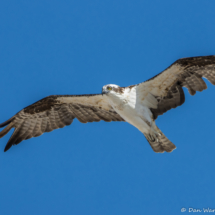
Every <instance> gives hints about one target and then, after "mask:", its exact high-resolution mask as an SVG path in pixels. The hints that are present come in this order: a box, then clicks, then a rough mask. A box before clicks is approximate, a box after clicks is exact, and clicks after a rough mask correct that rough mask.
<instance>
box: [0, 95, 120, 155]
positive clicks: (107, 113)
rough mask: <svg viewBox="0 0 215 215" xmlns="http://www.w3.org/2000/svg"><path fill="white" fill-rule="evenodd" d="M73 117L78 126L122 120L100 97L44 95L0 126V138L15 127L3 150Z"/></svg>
mask: <svg viewBox="0 0 215 215" xmlns="http://www.w3.org/2000/svg"><path fill="white" fill-rule="evenodd" d="M74 118H77V119H78V120H79V121H80V122H82V123H87V122H99V121H100V120H104V121H106V122H111V121H124V120H123V119H122V118H121V117H120V115H118V114H117V113H116V112H115V111H114V110H113V108H112V107H111V106H110V105H109V103H108V101H107V100H106V97H105V96H102V95H101V94H89V95H65V96H62V95H60V96H56V95H54V96H48V97H46V98H44V99H42V100H40V101H38V102H36V103H34V104H32V105H30V106H28V107H26V108H24V109H23V110H21V111H20V112H18V113H17V114H16V115H14V116H13V117H12V118H10V119H9V120H7V121H6V122H4V123H2V124H0V127H4V126H7V127H6V128H5V129H4V130H2V131H1V132H0V138H1V137H3V136H4V135H6V134H7V133H8V132H9V131H10V130H11V129H12V128H15V130H14V132H13V134H12V136H11V137H10V139H9V141H8V143H7V145H6V147H5V149H4V151H7V150H8V149H9V148H10V147H11V146H12V145H14V144H18V143H20V142H21V141H23V140H26V139H29V138H32V137H37V136H40V135H41V134H43V133H44V132H50V131H52V130H54V129H57V128H63V127H64V126H66V125H70V124H71V123H72V121H73V119H74Z"/></svg>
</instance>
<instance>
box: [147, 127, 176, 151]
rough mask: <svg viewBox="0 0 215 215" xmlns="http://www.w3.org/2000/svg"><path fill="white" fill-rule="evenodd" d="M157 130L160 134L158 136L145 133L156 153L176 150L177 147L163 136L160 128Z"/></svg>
mask: <svg viewBox="0 0 215 215" xmlns="http://www.w3.org/2000/svg"><path fill="white" fill-rule="evenodd" d="M156 130H157V132H158V135H157V134H156V135H151V134H150V133H144V135H145V137H146V139H147V140H148V142H149V144H150V146H151V147H152V149H153V151H154V152H160V153H163V152H164V151H166V152H172V151H173V150H174V149H176V146H175V145H174V144H173V143H172V142H171V141H170V140H169V139H168V138H167V137H166V136H165V135H164V134H163V132H162V131H161V130H160V129H159V128H158V127H157V128H156Z"/></svg>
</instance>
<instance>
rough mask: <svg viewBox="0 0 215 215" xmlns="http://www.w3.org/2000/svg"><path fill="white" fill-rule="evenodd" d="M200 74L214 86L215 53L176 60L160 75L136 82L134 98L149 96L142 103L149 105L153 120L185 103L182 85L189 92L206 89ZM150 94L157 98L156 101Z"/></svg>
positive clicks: (140, 98)
mask: <svg viewBox="0 0 215 215" xmlns="http://www.w3.org/2000/svg"><path fill="white" fill-rule="evenodd" d="M202 77H204V78H206V79H208V80H209V81H210V83H212V84H213V85H215V55H213V56H204V57H190V58H182V59H179V60H177V61H176V62H174V63H173V64H172V65H171V66H170V67H168V68H167V69H166V70H164V71H163V72H161V73H160V74H158V75H156V76H155V77H153V78H151V79H149V80H148V81H146V82H143V83H141V84H138V85H136V93H137V98H138V99H139V100H142V101H143V100H144V99H146V98H148V100H149V101H145V102H148V103H149V106H150V105H151V111H152V113H153V115H154V119H156V118H157V116H158V115H162V114H163V113H165V112H166V111H168V110H170V109H171V108H176V107H177V106H179V105H182V104H183V103H184V101H185V97H184V91H183V89H182V87H186V88H188V91H189V93H190V94H191V95H195V93H196V91H202V90H205V89H207V85H206V83H205V82H204V81H203V79H202ZM152 96H153V97H154V98H156V100H157V101H156V102H154V100H153V99H152ZM150 102H151V104H150ZM152 103H153V104H152Z"/></svg>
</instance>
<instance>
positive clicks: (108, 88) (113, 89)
mask: <svg viewBox="0 0 215 215" xmlns="http://www.w3.org/2000/svg"><path fill="white" fill-rule="evenodd" d="M123 90H124V88H123V87H120V86H118V85H115V84H107V85H105V86H103V87H102V95H108V94H116V93H120V94H121V93H123Z"/></svg>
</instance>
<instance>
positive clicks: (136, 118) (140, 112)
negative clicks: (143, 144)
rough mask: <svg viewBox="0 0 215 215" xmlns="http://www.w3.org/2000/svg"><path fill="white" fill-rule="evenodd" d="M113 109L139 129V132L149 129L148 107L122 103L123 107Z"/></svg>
mask: <svg viewBox="0 0 215 215" xmlns="http://www.w3.org/2000/svg"><path fill="white" fill-rule="evenodd" d="M114 109H115V111H116V112H117V113H118V114H119V115H120V116H121V117H122V118H123V119H124V120H125V121H127V122H128V123H130V124H131V125H133V126H134V127H136V128H137V129H139V130H140V131H141V132H146V131H148V130H149V129H150V123H151V117H150V114H149V111H150V110H149V109H148V108H147V107H146V108H144V107H141V109H138V108H135V107H133V106H131V105H124V107H123V108H120V109H118V108H116V107H115V108H114Z"/></svg>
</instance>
